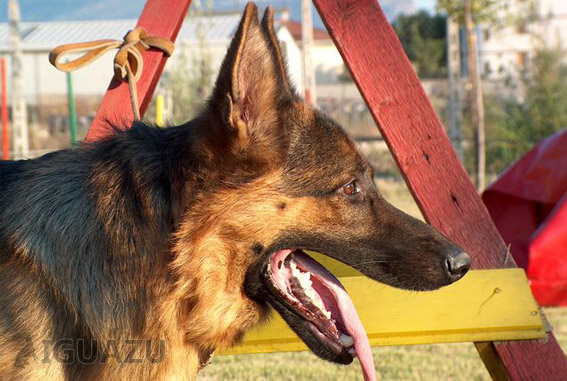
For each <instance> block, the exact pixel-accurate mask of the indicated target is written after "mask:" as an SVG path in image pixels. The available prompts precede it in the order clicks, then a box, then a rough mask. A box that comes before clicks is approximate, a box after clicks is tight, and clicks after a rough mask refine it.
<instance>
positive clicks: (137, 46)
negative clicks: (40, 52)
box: [49, 27, 174, 120]
mask: <svg viewBox="0 0 567 381" xmlns="http://www.w3.org/2000/svg"><path fill="white" fill-rule="evenodd" d="M150 48H154V49H158V50H161V51H162V52H163V53H164V54H165V55H166V56H168V57H169V56H171V54H172V53H173V49H174V45H173V42H171V41H170V40H168V39H166V38H161V37H155V36H149V35H148V33H147V32H146V30H145V29H144V28H141V27H138V28H136V29H134V30H131V31H129V32H128V33H126V36H124V39H123V40H122V41H120V40H97V41H91V42H83V43H77V44H66V45H61V46H58V47H56V48H55V49H53V50H52V51H51V52H50V53H49V62H51V64H52V65H53V66H55V67H56V68H57V69H59V70H61V71H67V72H70V71H74V70H77V69H79V68H81V67H83V66H86V65H88V64H90V63H91V62H93V61H95V60H96V59H98V58H99V57H100V56H102V55H103V54H105V53H106V52H108V51H109V50H113V49H118V52H117V53H116V56H115V57H114V75H115V76H117V77H118V78H120V79H122V80H123V81H127V82H128V87H129V90H130V102H131V104H132V112H133V114H134V118H135V119H136V120H140V107H139V105H138V89H137V87H136V82H138V80H139V79H140V77H141V75H142V70H143V68H144V60H143V58H142V53H143V52H144V51H146V50H148V49H150ZM79 53H84V54H83V55H81V56H80V57H79V58H76V59H74V60H71V61H68V62H61V59H62V57H63V56H65V55H66V54H79Z"/></svg>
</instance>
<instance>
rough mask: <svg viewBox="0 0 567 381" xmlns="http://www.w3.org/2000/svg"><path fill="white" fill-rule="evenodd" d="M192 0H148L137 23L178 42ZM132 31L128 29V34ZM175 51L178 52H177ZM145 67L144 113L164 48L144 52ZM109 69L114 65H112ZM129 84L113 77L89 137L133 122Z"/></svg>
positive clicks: (141, 97) (141, 84) (142, 86)
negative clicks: (112, 126)
mask: <svg viewBox="0 0 567 381" xmlns="http://www.w3.org/2000/svg"><path fill="white" fill-rule="evenodd" d="M190 4H191V0H147V2H146V6H145V7H144V10H143V11H142V15H141V16H140V19H139V20H138V24H137V26H141V27H143V28H145V29H146V31H147V32H148V33H149V35H150V36H157V37H164V38H168V39H170V40H171V41H174V42H175V39H176V38H177V34H178V33H179V29H180V28H181V24H182V23H183V20H184V19H185V15H186V14H187V10H188V9H189V5H190ZM126 32H128V31H127V30H125V31H124V34H126ZM173 54H175V52H174V53H173ZM143 59H144V71H143V73H142V76H141V78H140V80H139V81H138V83H137V86H138V99H139V102H140V115H142V116H143V115H144V113H145V112H146V109H147V108H148V105H149V103H150V101H151V99H152V95H153V93H154V90H155V88H156V86H157V83H158V81H159V78H160V76H161V73H162V71H163V67H164V66H165V62H166V61H167V57H166V56H164V55H163V53H162V52H159V51H154V50H148V51H146V52H144V53H143ZM108 70H109V72H110V71H112V68H111V67H109V68H108ZM128 91H129V90H128V84H127V83H126V82H124V81H122V80H120V79H116V78H113V79H112V81H111V82H110V86H109V87H108V90H107V92H106V94H105V95H104V98H103V99H102V103H101V105H100V107H99V108H98V111H97V113H96V116H95V119H94V120H93V123H92V125H91V128H90V129H89V132H88V133H87V137H86V140H87V141H95V140H99V139H101V138H104V137H105V136H108V135H109V133H111V131H112V130H111V128H110V125H111V124H112V125H115V126H130V124H131V123H132V121H133V120H134V116H133V114H132V106H131V105H130V95H129V92H128Z"/></svg>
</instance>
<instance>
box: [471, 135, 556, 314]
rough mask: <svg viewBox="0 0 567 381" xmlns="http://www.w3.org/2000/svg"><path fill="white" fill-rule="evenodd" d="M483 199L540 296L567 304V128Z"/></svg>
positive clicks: (535, 150) (529, 155)
mask: <svg viewBox="0 0 567 381" xmlns="http://www.w3.org/2000/svg"><path fill="white" fill-rule="evenodd" d="M482 198H483V201H484V203H485V205H486V207H487V208H488V210H489V212H490V215H491V216H492V219H493V220H494V222H495V223H496V226H497V227H498V230H499V231H500V234H501V235H502V237H503V238H504V240H505V241H506V243H508V244H509V245H510V251H511V253H512V255H513V256H514V259H515V260H516V262H517V263H518V265H519V266H521V267H523V268H524V269H526V271H527V274H528V278H529V279H530V284H531V287H532V292H533V294H534V296H535V297H536V299H537V301H538V302H539V303H540V304H541V305H544V306H554V305H564V306H565V305H567V130H564V131H561V132H558V133H556V134H554V135H552V136H550V137H549V138H547V139H545V140H544V141H542V142H541V143H540V144H538V145H537V146H536V147H535V148H533V149H532V150H531V151H530V152H528V153H527V154H526V155H524V156H523V157H522V158H521V159H520V160H519V161H518V162H516V164H514V165H513V166H512V167H510V168H509V169H508V170H507V171H506V172H505V173H504V174H503V175H502V176H501V177H500V178H499V179H498V180H497V181H496V182H495V183H494V184H492V185H491V186H490V187H489V188H488V189H487V190H486V191H485V192H484V194H483V195H482Z"/></svg>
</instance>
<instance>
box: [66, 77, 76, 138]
mask: <svg viewBox="0 0 567 381" xmlns="http://www.w3.org/2000/svg"><path fill="white" fill-rule="evenodd" d="M66 74H67V106H68V107H69V129H70V131H71V144H72V145H75V144H77V113H76V111H75V94H74V93H73V76H72V75H71V73H70V72H67V73H66Z"/></svg>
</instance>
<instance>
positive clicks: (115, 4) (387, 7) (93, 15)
mask: <svg viewBox="0 0 567 381" xmlns="http://www.w3.org/2000/svg"><path fill="white" fill-rule="evenodd" d="M196 1H198V0H194V1H193V3H195V2H196ZM7 3H8V1H7V0H4V1H0V4H2V5H1V6H0V22H6V21H7V14H8V10H7ZM202 3H203V4H204V3H206V0H204V1H202ZM245 3H246V1H244V0H213V4H214V8H215V9H226V8H227V7H229V8H232V7H233V6H234V4H239V6H240V5H241V8H244V4H245ZM257 3H258V4H259V5H260V6H265V5H266V4H268V3H270V2H269V1H264V0H259V1H257ZM271 3H274V4H278V3H279V4H283V3H284V1H277V0H276V1H273V2H271ZM435 3H436V0H381V1H380V4H381V5H382V7H383V9H384V11H385V12H386V15H387V16H388V17H389V18H392V17H395V15H397V14H398V13H403V12H406V13H407V12H412V11H415V10H417V9H428V10H433V9H434V7H435ZM144 4H145V0H122V1H120V0H20V8H21V14H22V20H23V21H46V20H93V19H109V18H114V19H119V18H137V17H138V16H139V15H140V12H141V11H142V8H143V6H144ZM287 4H288V6H290V7H291V10H292V18H294V19H299V17H300V10H299V1H298V0H296V1H293V0H288V1H287ZM316 24H319V22H316Z"/></svg>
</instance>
